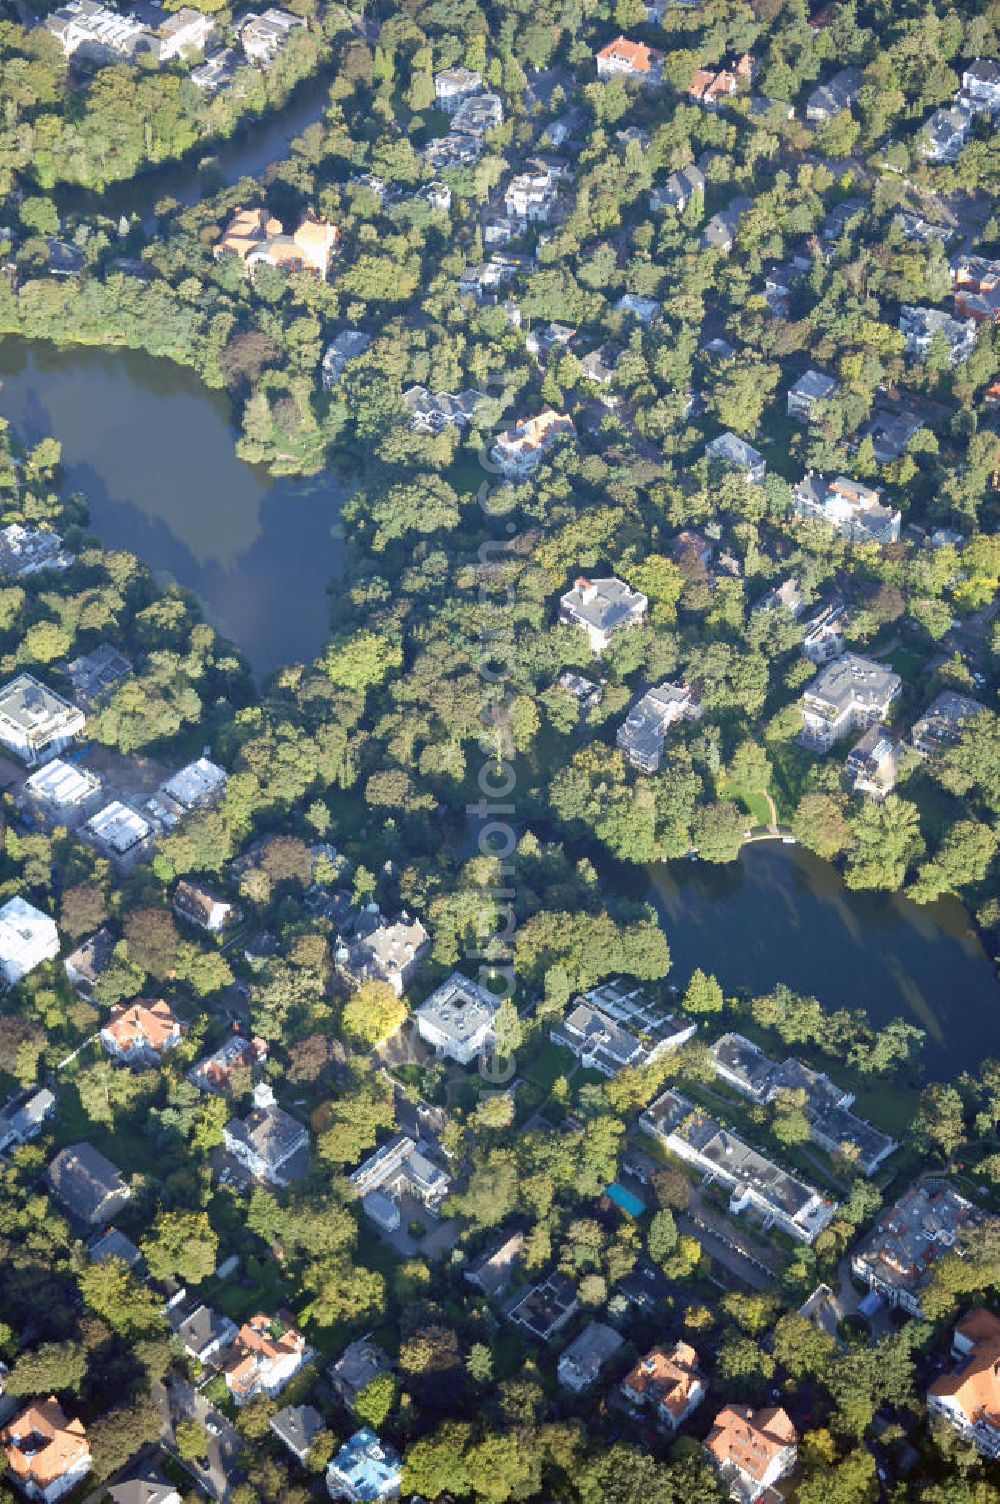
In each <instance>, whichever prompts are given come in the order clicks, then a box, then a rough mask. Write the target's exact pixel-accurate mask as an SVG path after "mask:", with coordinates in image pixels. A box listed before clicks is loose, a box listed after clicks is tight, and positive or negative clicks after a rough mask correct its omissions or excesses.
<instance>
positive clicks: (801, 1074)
mask: <svg viewBox="0 0 1000 1504" xmlns="http://www.w3.org/2000/svg"><path fill="white" fill-rule="evenodd" d="M710 1054H711V1058H712V1064H713V1065H714V1067H715V1072H716V1075H717V1076H718V1077H719V1079H720V1080H721V1081H724V1082H726V1084H727V1085H728V1086H731V1087H733V1088H734V1090H736V1091H738V1092H739V1093H740V1095H741V1096H744V1097H748V1098H749V1099H750V1100H751V1101H752V1102H756V1103H758V1104H759V1105H761V1106H763V1105H766V1104H769V1103H773V1102H775V1101H776V1100H777V1099H778V1097H779V1096H780V1094H781V1093H782V1092H785V1091H801V1092H804V1094H805V1103H804V1112H805V1116H806V1119H807V1121H808V1123H809V1129H810V1133H811V1135H812V1139H813V1142H814V1143H817V1144H819V1145H820V1147H821V1148H822V1149H825V1150H826V1151H827V1153H830V1154H836V1153H840V1152H842V1151H844V1150H845V1146H846V1150H847V1152H852V1151H853V1155H854V1157H855V1158H856V1162H857V1164H858V1167H859V1169H861V1170H862V1171H863V1172H864V1174H865V1175H872V1174H874V1172H875V1171H876V1170H877V1169H878V1167H879V1165H880V1164H881V1163H882V1161H883V1160H884V1159H886V1158H887V1157H888V1156H889V1155H890V1154H891V1153H892V1152H893V1150H894V1149H897V1148H898V1147H899V1145H898V1144H897V1143H896V1140H895V1139H892V1138H890V1137H889V1136H888V1134H885V1133H880V1132H879V1131H878V1129H877V1128H873V1127H872V1126H871V1124H870V1123H867V1122H865V1121H864V1119H863V1118H859V1117H856V1116H855V1115H854V1113H853V1112H851V1110H850V1109H851V1107H852V1105H853V1102H854V1093H853V1092H850V1091H845V1090H844V1088H843V1087H840V1086H837V1085H836V1083H835V1082H833V1081H831V1080H830V1078H829V1076H827V1075H825V1074H824V1073H823V1072H822V1071H815V1070H812V1069H811V1068H810V1067H809V1066H807V1065H803V1064H802V1062H801V1061H800V1060H796V1059H795V1058H794V1057H793V1056H789V1057H788V1058H787V1059H786V1060H783V1061H780V1062H779V1061H776V1060H772V1059H771V1058H770V1056H768V1055H765V1054H764V1052H763V1050H762V1049H760V1047H759V1046H758V1045H755V1044H754V1043H753V1042H752V1041H751V1040H749V1039H747V1038H745V1037H744V1035H742V1034H724V1035H723V1036H722V1038H721V1039H718V1040H716V1042H715V1044H713V1045H712V1048H711V1051H710Z"/></svg>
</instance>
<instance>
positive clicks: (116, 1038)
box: [101, 998, 183, 1065]
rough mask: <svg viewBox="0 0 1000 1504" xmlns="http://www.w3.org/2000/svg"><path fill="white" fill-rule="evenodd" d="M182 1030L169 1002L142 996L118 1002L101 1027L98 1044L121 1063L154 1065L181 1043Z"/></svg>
mask: <svg viewBox="0 0 1000 1504" xmlns="http://www.w3.org/2000/svg"><path fill="white" fill-rule="evenodd" d="M182 1035H183V1029H182V1028H181V1024H180V1021H179V1019H178V1018H177V1016H176V1014H175V1013H174V1010H173V1009H172V1008H171V1006H170V1004H169V1003H166V1002H164V1000H163V999H162V998H159V999H158V1000H157V1001H156V1002H154V1003H147V1002H144V1001H143V1000H142V999H141V998H140V999H139V1000H138V1001H137V1002H134V1003H119V1004H118V1006H117V1007H115V1008H112V1010H111V1017H110V1018H109V1019H108V1022H107V1023H106V1024H105V1025H104V1028H103V1029H102V1030H101V1043H102V1045H103V1046H104V1048H105V1049H106V1050H107V1052H108V1054H109V1055H110V1056H111V1057H112V1059H114V1060H117V1061H119V1062H121V1063H122V1064H124V1065H157V1064H158V1063H159V1062H160V1061H161V1060H162V1058H163V1056H164V1055H165V1054H166V1052H167V1051H168V1050H173V1049H176V1047H177V1046H178V1045H179V1044H180V1042H181V1038H182Z"/></svg>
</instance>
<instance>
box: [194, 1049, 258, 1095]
mask: <svg viewBox="0 0 1000 1504" xmlns="http://www.w3.org/2000/svg"><path fill="white" fill-rule="evenodd" d="M266 1060H267V1041H266V1040H264V1039H258V1038H257V1037H256V1036H254V1037H253V1038H252V1039H248V1038H247V1036H246V1035H245V1034H230V1036H229V1038H228V1039H227V1040H225V1042H224V1043H223V1044H221V1045H220V1046H219V1048H218V1049H217V1050H213V1052H212V1053H211V1055H205V1056H204V1057H203V1058H202V1059H201V1060H199V1061H198V1062H197V1064H196V1065H194V1066H192V1067H191V1069H190V1071H188V1080H189V1081H192V1082H193V1083H194V1085H195V1086H197V1087H198V1089H199V1090H200V1091H208V1092H212V1093H213V1094H214V1095H215V1096H219V1097H221V1096H225V1095H226V1092H227V1091H228V1089H229V1083H230V1079H231V1077H232V1075H233V1073H234V1072H236V1071H241V1070H252V1069H253V1067H254V1066H255V1065H262V1064H263V1063H264V1062H265V1061H266Z"/></svg>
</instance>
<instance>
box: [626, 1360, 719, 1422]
mask: <svg viewBox="0 0 1000 1504" xmlns="http://www.w3.org/2000/svg"><path fill="white" fill-rule="evenodd" d="M707 1388H708V1386H707V1384H706V1381H705V1378H704V1376H703V1375H702V1374H701V1372H700V1371H699V1368H698V1354H697V1353H696V1352H695V1350H694V1348H693V1347H692V1346H691V1345H690V1343H688V1342H681V1341H678V1342H675V1343H674V1345H673V1347H672V1348H671V1349H670V1350H669V1352H668V1351H667V1349H666V1348H664V1347H654V1348H652V1349H651V1350H650V1351H649V1352H648V1353H647V1354H646V1355H645V1357H643V1358H640V1359H639V1361H638V1363H636V1365H635V1367H634V1368H632V1369H631V1370H630V1371H629V1372H628V1373H627V1374H626V1375H625V1378H624V1379H623V1380H622V1382H621V1392H622V1397H623V1398H624V1400H625V1402H626V1404H627V1405H629V1406H630V1407H631V1408H632V1409H633V1410H638V1411H642V1410H652V1412H653V1414H654V1415H655V1416H656V1419H657V1421H658V1422H659V1424H660V1425H662V1426H664V1427H665V1428H666V1429H667V1430H668V1431H676V1430H677V1429H678V1427H679V1426H682V1425H683V1424H684V1422H685V1421H686V1420H687V1418H688V1416H690V1415H693V1414H694V1412H695V1410H697V1408H698V1406H699V1405H700V1404H701V1402H702V1400H703V1399H704V1398H705V1394H706V1392H707Z"/></svg>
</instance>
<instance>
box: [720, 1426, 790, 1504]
mask: <svg viewBox="0 0 1000 1504" xmlns="http://www.w3.org/2000/svg"><path fill="white" fill-rule="evenodd" d="M798 1440H799V1437H798V1432H797V1431H796V1429H795V1427H794V1425H793V1424H792V1422H791V1419H790V1418H789V1416H788V1415H787V1414H786V1413H785V1411H784V1410H782V1409H780V1408H777V1407H775V1408H771V1409H767V1410H751V1408H750V1406H749V1405H727V1406H726V1408H725V1409H724V1410H720V1411H719V1413H718V1415H717V1416H716V1417H715V1421H714V1422H713V1425H712V1429H711V1431H710V1432H709V1434H708V1437H707V1438H706V1441H705V1451H706V1452H707V1453H708V1456H709V1459H710V1460H711V1461H712V1462H713V1463H714V1464H715V1466H716V1467H717V1468H718V1470H719V1473H720V1476H721V1478H722V1481H723V1484H724V1485H725V1487H726V1488H728V1490H729V1497H730V1498H731V1499H735V1500H737V1501H738V1504H755V1501H756V1500H757V1499H760V1498H762V1497H763V1495H764V1494H765V1493H766V1492H767V1490H768V1489H770V1488H772V1487H773V1486H774V1484H775V1483H778V1482H780V1480H781V1479H782V1478H787V1477H788V1474H789V1473H790V1472H791V1471H792V1470H793V1468H794V1467H795V1462H796V1456H797V1447H798Z"/></svg>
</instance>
